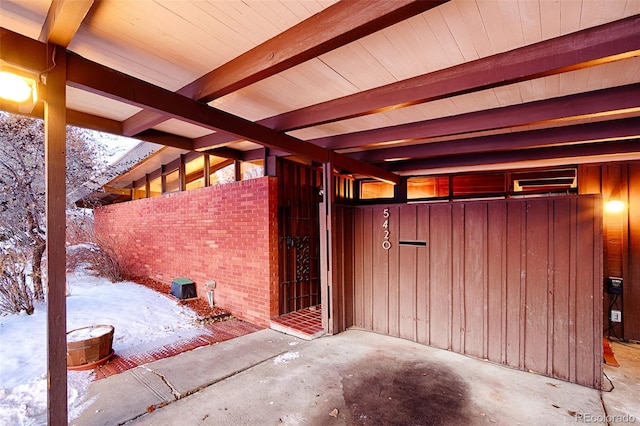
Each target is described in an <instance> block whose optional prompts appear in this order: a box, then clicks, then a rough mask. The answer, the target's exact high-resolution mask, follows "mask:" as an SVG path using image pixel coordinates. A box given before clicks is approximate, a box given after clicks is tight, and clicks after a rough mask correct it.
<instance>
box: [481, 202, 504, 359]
mask: <svg viewBox="0 0 640 426" xmlns="http://www.w3.org/2000/svg"><path fill="white" fill-rule="evenodd" d="M487 208H488V218H487V250H486V253H487V338H486V339H485V342H486V345H487V358H488V359H489V360H491V361H494V362H500V363H504V362H506V356H505V354H506V342H505V339H504V336H505V333H506V325H507V321H506V314H505V311H506V306H507V301H506V296H507V294H506V293H507V291H506V287H507V279H506V275H505V271H506V246H507V244H506V232H505V231H506V220H507V209H506V204H505V203H488V205H487Z"/></svg>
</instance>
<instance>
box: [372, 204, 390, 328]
mask: <svg viewBox="0 0 640 426" xmlns="http://www.w3.org/2000/svg"><path fill="white" fill-rule="evenodd" d="M385 208H386V207H384V208H383V207H375V208H374V209H373V212H372V213H373V217H372V225H373V228H372V237H373V241H372V243H373V331H376V332H378V333H387V332H388V331H389V252H388V251H387V250H385V249H384V248H383V247H382V241H383V237H384V228H383V227H382V224H383V222H384V219H383V214H382V213H383V210H384V209H385Z"/></svg>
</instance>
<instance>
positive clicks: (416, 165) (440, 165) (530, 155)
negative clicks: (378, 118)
mask: <svg viewBox="0 0 640 426" xmlns="http://www.w3.org/2000/svg"><path fill="white" fill-rule="evenodd" d="M621 154H623V155H624V154H628V155H630V154H637V155H640V139H632V140H622V141H608V142H596V143H585V144H577V145H566V146H550V147H542V148H530V149H524V150H515V151H501V152H484V153H481V154H476V155H452V156H448V157H439V158H425V159H417V160H411V161H407V162H402V163H400V164H394V165H391V166H390V167H389V169H390V170H393V171H395V172H397V173H403V172H404V173H403V174H413V173H416V172H417V173H421V172H425V171H434V172H437V170H439V169H455V168H464V167H477V166H485V167H486V166H495V167H500V165H501V164H511V163H526V162H532V161H542V160H553V161H554V162H556V163H567V164H571V163H576V162H580V159H581V158H583V159H584V158H586V157H590V158H596V157H603V156H604V157H603V158H601V160H600V161H606V156H612V155H614V156H615V155H618V156H619V155H621Z"/></svg>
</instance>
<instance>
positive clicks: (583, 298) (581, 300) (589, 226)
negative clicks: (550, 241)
mask: <svg viewBox="0 0 640 426" xmlns="http://www.w3.org/2000/svg"><path fill="white" fill-rule="evenodd" d="M595 200H596V199H595V198H584V199H581V200H579V201H578V232H577V241H576V245H577V247H576V249H577V256H578V259H579V260H578V261H579V262H583V261H585V262H589V261H592V260H593V258H594V254H593V235H594V234H596V233H597V231H596V226H597V224H596V223H594V222H595V219H596V218H594V217H593V215H591V214H580V213H583V212H584V213H586V212H589V211H594V210H595V209H596V208H598V209H599V207H600V206H599V204H598V206H596V205H595ZM598 218H599V216H598ZM587 265H588V263H587ZM585 266H586V265H585ZM594 279H597V280H598V281H599V282H601V280H600V277H594V270H593V268H589V267H579V268H577V275H576V284H577V288H576V298H575V304H576V346H577V347H578V348H580V349H579V350H578V351H577V353H576V382H577V383H580V384H589V383H591V382H592V381H593V379H594V378H593V364H594V361H595V358H596V353H595V352H596V351H595V350H594V349H595V348H594V347H593V343H594V342H593V339H594V333H595V331H596V330H601V326H600V327H598V326H597V324H602V322H601V321H600V318H597V317H596V314H597V313H598V312H600V311H599V310H596V311H594V298H595V297H596V295H595V294H594V284H593V282H594ZM600 288H602V287H600ZM597 297H598V300H600V299H601V297H602V291H600V292H598V294H597ZM601 335H602V334H601V333H598V337H600V336H601ZM599 349H600V350H599V351H597V354H598V355H600V354H601V353H602V344H601V343H599ZM600 359H602V358H598V361H599V360H600Z"/></svg>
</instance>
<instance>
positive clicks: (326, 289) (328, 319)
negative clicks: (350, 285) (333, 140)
mask: <svg viewBox="0 0 640 426" xmlns="http://www.w3.org/2000/svg"><path fill="white" fill-rule="evenodd" d="M322 180H323V182H322V188H323V191H324V195H323V197H322V203H320V217H319V222H320V285H321V292H320V295H321V303H322V326H323V327H324V329H325V330H326V332H327V334H333V333H334V328H335V327H334V324H333V310H334V309H335V308H336V307H335V306H334V303H333V302H334V297H333V235H332V223H333V200H334V194H335V184H334V178H333V162H331V161H329V162H327V163H324V164H323V166H322Z"/></svg>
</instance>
